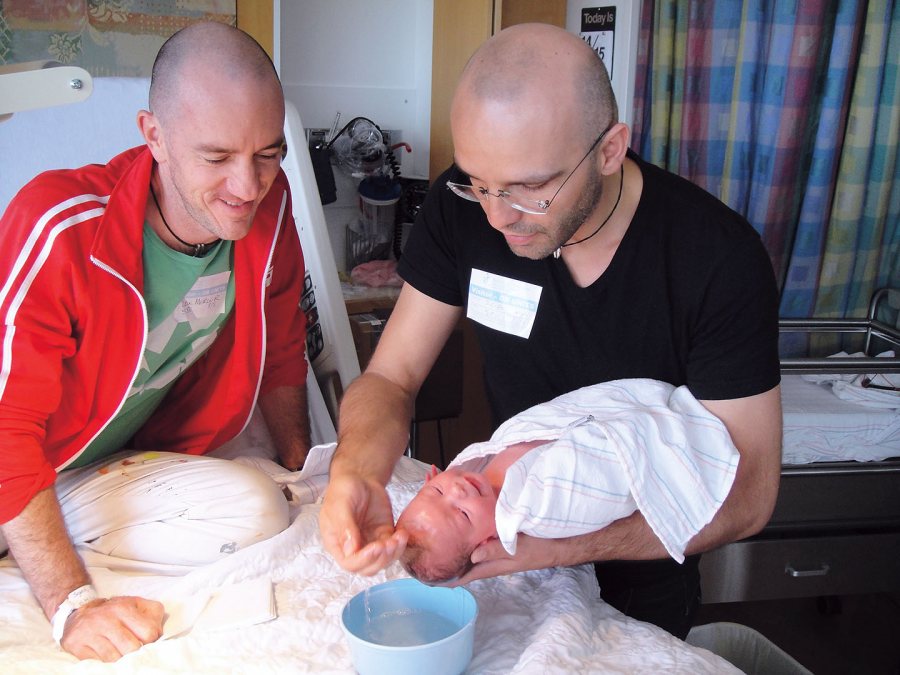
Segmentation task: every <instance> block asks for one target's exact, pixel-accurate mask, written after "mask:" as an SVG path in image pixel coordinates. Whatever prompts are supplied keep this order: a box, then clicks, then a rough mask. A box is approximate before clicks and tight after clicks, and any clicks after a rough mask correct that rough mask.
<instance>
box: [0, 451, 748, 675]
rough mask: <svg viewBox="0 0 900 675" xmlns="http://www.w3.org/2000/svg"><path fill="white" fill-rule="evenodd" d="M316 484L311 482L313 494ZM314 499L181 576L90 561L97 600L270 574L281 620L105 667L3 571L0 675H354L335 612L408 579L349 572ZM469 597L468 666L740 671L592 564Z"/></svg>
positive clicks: (510, 580) (396, 482)
mask: <svg viewBox="0 0 900 675" xmlns="http://www.w3.org/2000/svg"><path fill="white" fill-rule="evenodd" d="M423 475H424V465H422V464H421V463H419V462H415V461H414V460H411V459H407V458H402V459H401V462H400V464H398V469H397V471H396V472H395V474H394V478H393V480H392V483H391V486H390V492H391V496H392V499H393V501H394V505H395V508H396V509H401V508H402V507H403V506H404V505H405V504H406V502H407V501H408V500H409V499H410V498H411V497H412V495H413V494H414V493H415V492H416V490H417V489H418V487H419V485H420V484H421V479H422V476H423ZM316 482H317V481H315V480H313V481H311V482H310V483H309V487H310V494H311V495H312V494H315V493H316V492H317V491H318V487H317V486H316V485H315V483H316ZM318 509H319V506H318V504H303V505H298V506H297V507H295V508H294V512H295V514H296V516H295V518H294V519H293V522H292V524H291V526H290V527H289V528H288V529H287V530H285V531H284V532H282V533H281V534H279V535H277V536H275V537H273V538H272V539H270V540H268V541H265V542H261V543H259V544H256V545H254V546H252V547H250V548H247V549H244V550H242V551H238V552H237V553H235V554H234V555H233V556H230V557H229V558H227V559H225V560H222V561H220V562H218V563H215V564H212V565H209V566H206V567H202V568H198V569H195V570H193V571H191V572H190V573H188V574H187V575H185V576H182V577H164V576H153V575H146V574H136V573H128V572H123V571H121V570H120V569H115V567H114V566H113V568H111V567H110V566H108V565H106V564H103V561H101V560H99V559H90V558H89V559H88V561H89V570H90V573H91V576H92V578H93V580H94V582H95V584H96V585H97V587H98V589H99V590H100V592H101V593H102V594H104V595H112V594H133V595H142V596H144V597H152V598H156V599H159V600H162V601H163V602H167V603H169V604H170V605H171V604H172V603H171V600H173V599H174V600H176V601H178V600H181V601H183V600H184V599H187V598H191V597H194V596H196V595H198V594H201V593H206V592H211V591H214V590H215V589H218V588H220V587H223V586H227V585H230V584H235V583H240V582H243V581H248V580H252V579H258V578H260V577H267V578H269V579H271V580H272V582H273V584H274V590H275V599H276V603H277V611H278V618H277V619H275V620H273V621H269V622H267V623H261V624H257V625H252V626H249V627H239V628H232V629H226V630H220V631H207V632H203V631H199V630H194V631H191V632H190V633H188V634H186V635H184V636H182V637H177V638H173V639H170V640H166V641H160V642H156V643H153V644H150V645H146V646H145V647H143V648H142V649H140V650H138V651H137V652H135V653H133V654H129V655H127V656H125V657H124V658H122V659H121V660H120V661H118V662H117V663H114V664H103V663H100V662H97V661H82V662H79V661H77V660H76V659H75V658H74V657H72V656H70V655H68V654H66V653H64V652H62V651H61V650H60V649H59V648H57V647H56V645H55V644H54V643H53V641H52V639H51V638H50V630H49V626H48V623H47V620H46V619H45V618H44V616H43V613H42V612H41V610H40V608H39V607H38V605H37V603H36V602H35V601H34V599H33V597H32V596H31V594H30V592H29V590H28V587H27V585H26V584H25V582H24V580H23V579H22V577H21V576H20V574H19V572H18V570H17V569H16V568H15V567H13V566H11V564H9V563H8V562H7V563H5V565H2V566H0V598H2V601H0V672H3V673H41V674H43V673H141V674H142V675H143V674H146V673H150V674H153V673H192V674H198V675H202V674H204V673H215V674H216V675H220V674H221V673H298V672H317V673H351V672H353V668H352V665H351V660H350V654H349V650H348V647H347V644H346V641H345V638H344V635H343V632H342V629H341V623H340V613H341V610H342V608H343V606H344V603H346V602H347V600H349V599H350V598H351V597H352V596H353V595H354V594H355V593H358V592H359V591H362V590H363V589H365V588H366V587H367V586H369V585H372V584H375V583H381V582H383V581H386V580H389V579H393V578H399V577H404V576H406V574H405V572H404V571H403V570H402V568H401V567H400V566H399V565H398V564H395V565H393V566H391V567H390V568H388V569H387V570H385V571H384V572H381V573H380V574H378V575H376V576H375V577H372V578H364V577H359V576H355V575H352V574H349V573H347V572H345V571H343V570H342V569H340V567H339V566H338V565H337V564H336V563H335V562H334V561H333V560H332V558H331V557H330V556H329V555H328V554H326V553H325V551H324V549H323V548H322V546H321V543H320V538H319V533H318V523H317V514H318ZM469 589H470V590H471V591H472V592H473V594H474V595H475V597H476V599H477V601H478V607H479V617H478V623H477V625H476V631H475V649H474V657H473V659H472V662H471V664H470V667H469V671H468V672H472V673H538V672H539V673H553V672H558V673H570V672H604V673H661V672H665V673H692V674H696V673H737V672H740V671H738V670H737V669H735V668H734V667H733V666H731V665H730V664H729V663H728V662H727V661H725V660H724V659H722V658H720V657H718V656H716V655H715V654H713V653H712V652H709V651H706V650H704V649H701V648H698V647H694V646H691V645H688V644H686V643H684V642H682V641H681V640H678V639H677V638H675V637H673V636H671V635H669V634H668V633H666V632H665V631H663V630H661V629H659V628H657V627H656V626H652V625H650V624H646V623H643V622H639V621H635V620H633V619H630V618H628V617H625V616H624V615H623V614H621V613H620V612H618V611H617V610H615V609H613V608H612V607H610V606H609V605H607V604H605V603H604V602H602V601H601V600H600V598H599V588H598V587H597V582H596V578H595V576H594V574H593V570H592V568H591V567H590V566H588V565H584V566H580V567H574V568H558V569H552V570H542V571H539V572H528V573H523V574H517V575H512V576H508V577H502V578H496V579H488V580H483V581H478V582H474V583H472V584H470V585H469Z"/></svg>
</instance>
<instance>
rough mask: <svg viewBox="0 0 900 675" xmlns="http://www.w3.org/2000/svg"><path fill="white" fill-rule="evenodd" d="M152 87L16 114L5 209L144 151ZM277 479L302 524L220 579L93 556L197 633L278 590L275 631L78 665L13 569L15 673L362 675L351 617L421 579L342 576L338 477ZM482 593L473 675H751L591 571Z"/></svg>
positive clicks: (10, 632) (321, 407) (330, 405)
mask: <svg viewBox="0 0 900 675" xmlns="http://www.w3.org/2000/svg"><path fill="white" fill-rule="evenodd" d="M147 86H148V83H147V81H146V80H140V79H135V80H129V79H125V78H97V79H94V81H93V87H94V91H93V94H92V95H91V97H90V98H89V99H88V100H86V101H85V102H84V103H78V104H73V105H70V106H65V107H60V108H49V109H46V110H36V111H31V112H28V113H21V114H16V115H14V116H13V118H12V119H10V120H9V121H8V122H4V123H2V124H0V157H3V160H2V161H3V165H2V180H0V210H3V209H5V208H6V204H7V202H8V200H9V199H10V198H11V196H12V194H14V193H15V191H16V190H17V189H18V187H20V186H21V185H22V184H24V182H25V181H27V180H28V179H29V178H30V177H31V176H32V175H33V174H35V173H37V172H38V171H40V170H43V169H46V168H55V167H61V166H80V165H82V164H84V163H87V162H104V161H106V160H107V159H108V158H109V157H111V156H113V155H114V154H116V153H117V152H119V151H120V150H122V149H124V148H126V147H130V146H132V145H137V144H139V143H140V142H141V139H140V137H139V136H137V134H136V131H135V130H134V117H135V111H136V110H138V109H139V108H142V107H145V106H146V101H147ZM285 132H286V136H287V142H288V146H289V153H288V156H287V158H286V160H285V163H284V169H285V172H286V174H287V175H288V178H289V180H290V182H291V187H292V193H293V204H294V217H295V220H296V223H297V227H298V230H299V232H300V240H301V244H302V246H303V249H304V256H305V259H306V264H307V268H308V273H309V278H308V279H307V289H306V292H305V293H304V299H303V307H304V310H305V311H306V314H307V318H308V323H309V326H310V330H309V334H310V341H309V343H308V345H307V350H308V355H309V360H310V362H311V364H312V366H313V370H314V372H315V375H316V377H315V378H310V401H311V404H310V405H311V417H312V427H313V437H314V440H315V441H316V442H319V443H325V442H327V441H330V440H333V439H334V425H333V414H334V405H335V402H336V398H337V396H339V395H340V389H341V388H343V387H345V386H346V385H347V384H348V383H349V381H350V380H352V379H353V377H355V376H356V374H358V372H359V367H358V364H357V362H356V352H355V349H354V348H353V342H352V337H351V333H350V329H349V325H348V324H347V317H346V312H345V311H344V307H343V302H342V297H341V295H340V291H339V285H338V283H337V273H336V270H335V266H334V263H333V260H334V258H333V254H332V251H331V247H330V244H329V243H328V236H327V231H326V230H325V223H324V217H323V214H322V209H321V204H320V203H319V199H318V192H317V190H316V187H315V183H314V181H313V172H312V166H311V163H310V160H309V155H308V152H307V151H306V144H305V136H304V134H303V128H302V124H301V121H300V119H299V116H298V115H297V112H296V110H295V109H294V108H293V106H290V105H289V106H288V110H287V119H286V124H285ZM13 158H14V159H13ZM270 443H271V441H270V439H269V438H268V433H267V431H266V429H265V427H264V423H263V422H262V420H261V418H260V417H259V416H254V418H253V419H252V420H251V422H250V424H249V425H248V427H247V428H246V429H245V430H244V432H243V433H242V434H241V436H240V437H239V438H238V439H236V440H235V441H232V442H231V443H229V444H228V445H227V447H225V448H223V449H222V451H221V454H222V455H223V456H227V457H231V458H240V459H238V460H237V461H248V462H262V461H263V460H260V459H259V457H260V456H263V455H270V454H271V453H272V448H271V445H270ZM269 466H270V467H271V465H269ZM424 475H425V466H424V465H422V464H421V463H420V462H417V461H416V460H414V459H411V458H408V457H403V458H401V461H400V463H399V464H398V466H397V469H396V470H395V472H394V475H393V477H392V480H391V483H390V486H389V490H390V494H391V497H392V501H393V503H394V508H395V510H399V509H400V508H402V506H403V505H405V503H406V502H407V501H408V500H409V499H410V498H411V497H412V495H413V494H414V492H415V491H416V489H417V488H418V487H419V486H420V484H421V482H422V480H423V479H424ZM273 478H274V479H275V480H277V481H278V482H280V483H282V484H283V485H284V486H285V489H287V490H288V491H289V492H290V493H291V495H292V501H291V525H290V526H289V527H288V529H287V530H285V531H284V532H283V533H281V534H279V535H276V536H275V537H273V538H272V539H270V540H268V541H265V542H261V543H259V544H256V545H254V546H251V547H248V548H246V549H244V550H241V551H237V552H236V553H234V554H233V555H230V556H229V557H227V558H225V559H223V560H221V561H219V562H217V563H215V564H212V565H208V566H205V567H200V568H196V569H191V570H189V571H187V573H186V574H184V575H183V576H178V577H173V576H164V575H162V574H159V573H155V572H154V570H153V569H152V568H148V567H144V568H142V569H135V568H134V566H133V565H129V564H128V563H126V562H125V561H121V560H116V559H113V558H103V557H98V556H97V555H96V554H94V553H92V552H90V551H82V552H81V553H82V555H83V556H84V558H85V561H86V564H87V565H88V569H89V571H90V574H91V576H92V579H93V581H94V583H95V585H96V586H97V587H98V590H99V591H100V593H101V594H103V595H128V594H131V595H141V596H144V597H150V598H156V599H159V600H162V601H163V602H164V603H165V604H166V607H167V610H168V611H169V613H170V614H171V615H173V616H181V617H182V618H184V617H185V616H188V619H190V616H189V614H190V612H189V611H188V610H189V609H190V607H194V608H195V609H196V606H197V599H198V598H201V599H203V600H204V601H205V599H206V598H208V597H212V598H213V600H215V596H216V595H217V594H218V595H219V596H220V597H223V594H224V597H227V596H228V595H229V594H231V593H235V592H236V593H246V592H248V589H251V590H254V592H255V593H257V594H258V593H259V590H260V587H263V588H271V589H273V593H274V604H275V607H276V614H277V618H274V619H272V620H268V621H259V622H257V621H256V619H261V618H265V616H263V615H261V616H260V617H254V616H252V615H250V614H249V612H244V611H243V609H244V605H238V612H237V614H236V616H233V617H232V618H231V619H230V620H229V621H223V620H222V619H223V617H224V616H225V614H227V613H222V616H221V617H218V618H219V620H218V621H213V622H212V623H211V624H210V623H209V622H207V623H205V624H203V623H201V622H200V621H199V620H198V621H197V623H196V624H193V623H192V622H191V621H190V620H187V621H186V624H187V626H188V628H189V631H188V632H185V633H183V634H181V635H178V636H175V637H173V638H172V639H167V640H162V641H158V642H156V643H153V644H151V645H147V646H145V647H143V648H142V649H140V650H138V651H137V652H135V653H133V654H130V655H128V656H126V657H124V658H123V659H121V660H120V661H119V662H117V663H115V664H109V665H107V664H100V663H98V662H82V663H79V662H77V661H76V659H74V657H71V656H70V655H68V654H66V653H64V652H62V651H61V650H59V649H58V648H57V647H56V645H55V644H54V643H53V641H52V639H51V637H50V629H49V625H48V622H47V620H46V618H45V617H44V616H43V613H42V612H41V610H40V608H39V607H38V605H37V603H36V602H35V600H34V598H33V597H32V595H31V593H30V591H29V589H28V586H27V584H26V583H25V581H24V579H23V578H22V577H21V574H20V573H19V571H18V569H17V568H16V567H15V565H14V564H13V563H12V562H10V561H9V560H7V559H3V560H0V672H3V673H47V672H53V673H67V672H73V673H74V672H78V673H93V672H97V673H113V672H115V673H133V672H140V673H170V672H185V673H192V674H203V673H216V674H217V675H218V674H219V673H222V672H230V673H250V672H265V673H296V672H323V673H349V672H353V669H352V665H351V660H350V654H349V649H348V646H347V643H346V641H345V639H344V636H343V633H342V630H341V624H340V612H341V609H342V607H343V605H344V603H345V602H346V601H347V600H349V599H350V598H351V597H352V596H353V595H354V594H356V593H357V592H359V591H361V590H363V589H365V588H366V587H367V586H369V585H371V584H375V583H380V582H383V581H386V580H389V579H393V578H397V577H402V576H406V574H405V572H404V571H403V570H402V568H401V567H400V566H399V565H398V564H394V565H392V566H391V567H389V568H388V569H387V570H384V571H383V572H381V573H379V574H378V575H376V576H375V577H372V578H363V577H358V576H355V575H352V574H349V573H347V572H345V571H344V570H342V569H341V568H340V567H339V566H338V565H337V564H336V563H335V562H334V561H333V560H332V558H331V557H330V556H329V555H327V554H326V553H325V551H324V550H323V548H322V545H321V541H320V538H319V533H318V526H317V514H318V509H319V506H318V504H317V500H318V498H319V497H320V496H321V492H322V490H323V489H324V486H325V483H326V481H327V476H325V475H321V474H309V473H308V472H306V470H304V473H301V474H279V473H276V474H275V475H273ZM470 590H471V591H472V592H473V593H474V595H475V597H476V599H477V601H478V605H479V612H480V613H479V618H478V623H477V626H476V631H475V633H476V636H475V648H474V657H473V660H472V663H471V665H470V669H469V670H470V672H478V673H515V672H629V673H641V672H645V673H659V672H666V673H692V674H693V673H728V672H738V671H737V670H736V669H734V668H733V667H731V666H730V664H728V663H727V662H726V661H725V660H723V659H721V658H720V657H718V656H716V655H714V654H713V653H711V652H709V651H706V650H704V649H701V648H699V647H694V646H691V645H689V644H686V643H684V642H682V641H681V640H678V639H676V638H674V637H672V636H671V635H669V634H668V633H666V632H665V631H663V630H661V629H659V628H657V627H655V626H651V625H649V624H645V623H642V622H639V621H634V620H632V619H629V618H627V617H625V616H624V615H622V614H621V613H620V612H618V611H617V610H615V609H613V608H611V607H610V606H609V605H607V604H605V603H604V602H602V601H601V600H600V597H599V589H598V587H597V582H596V577H595V576H594V573H593V569H592V567H591V566H589V565H583V566H579V567H573V568H560V569H552V570H543V571H538V572H529V573H523V574H518V575H513V576H510V577H502V578H497V579H489V580H484V581H479V582H474V583H473V584H471V585H470ZM257 599H259V598H257ZM263 599H265V598H263ZM202 616H204V615H201V617H202ZM214 618H215V617H214Z"/></svg>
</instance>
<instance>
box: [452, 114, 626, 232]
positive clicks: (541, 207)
mask: <svg viewBox="0 0 900 675" xmlns="http://www.w3.org/2000/svg"><path fill="white" fill-rule="evenodd" d="M611 128H612V126H611V125H610V126H609V127H607V128H606V129H605V130H604V131H603V132H602V133H601V134H600V135H599V136H597V140H595V141H594V142H593V143H592V144H591V147H590V148H588V151H587V152H586V153H584V157H582V158H581V160H580V161H579V162H578V164H576V165H575V168H574V169H572V171H571V173H569V175H568V176H566V179H565V180H564V181H563V182H562V185H560V186H559V187H558V188H557V190H556V192H554V193H553V196H552V197H550V199H528V198H527V197H523V196H521V195H518V194H516V193H515V192H514V191H510V190H497V192H491V191H490V190H488V189H487V188H486V187H476V186H474V185H465V184H463V183H454V182H452V181H449V180H448V181H447V187H448V188H450V190H451V191H452V192H453V194H455V195H457V196H458V197H462V198H463V199H466V200H468V201H470V202H484V201H486V200H487V198H488V197H497V198H498V199H502V200H503V202H504V203H505V204H507V205H508V206H511V207H512V208H514V209H516V210H518V211H522V212H523V213H530V214H532V215H535V216H543V215H544V214H546V213H547V209H549V208H550V205H551V204H552V203H553V200H554V199H556V195H558V194H559V191H560V190H562V189H563V187H564V186H565V184H566V183H568V182H569V179H570V178H571V177H572V176H573V175H574V174H575V172H576V171H578V167H579V166H581V165H582V164H584V160H586V159H587V158H588V157H589V156H590V154H591V153H592V152H593V151H594V148H596V147H597V146H598V145H599V144H600V141H602V140H603V137H604V136H606V134H607V132H608V131H609V130H610V129H611Z"/></svg>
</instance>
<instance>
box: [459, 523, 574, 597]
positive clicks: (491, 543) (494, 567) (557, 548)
mask: <svg viewBox="0 0 900 675" xmlns="http://www.w3.org/2000/svg"><path fill="white" fill-rule="evenodd" d="M573 539H574V538H569V539H539V538H536V537H529V536H528V535H526V534H521V533H520V534H519V535H518V537H517V538H516V554H515V555H514V556H511V555H510V554H509V553H507V552H506V549H505V548H503V544H501V543H500V540H499V539H490V540H488V541H486V542H483V543H482V544H479V545H478V547H477V548H476V549H475V550H474V551H472V557H471V560H472V562H473V563H474V567H472V569H470V570H469V571H468V572H466V573H465V574H464V575H463V576H461V577H459V578H458V579H455V580H453V581H452V582H450V583H448V584H447V585H449V586H460V585H462V584H467V583H469V582H470V581H475V580H476V579H488V578H490V577H499V576H503V575H505V574H513V573H515V572H525V571H526V570H541V569H544V568H546V567H556V566H557V565H568V564H575V563H574V562H572V563H569V562H564V561H565V560H566V558H567V557H569V556H570V555H571V548H572V547H571V543H572V540H573Z"/></svg>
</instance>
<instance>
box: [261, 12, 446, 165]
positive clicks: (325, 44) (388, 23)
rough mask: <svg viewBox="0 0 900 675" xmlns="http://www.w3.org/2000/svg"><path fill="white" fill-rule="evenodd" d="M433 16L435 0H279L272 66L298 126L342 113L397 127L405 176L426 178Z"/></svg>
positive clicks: (324, 123) (326, 124)
mask: <svg viewBox="0 0 900 675" xmlns="http://www.w3.org/2000/svg"><path fill="white" fill-rule="evenodd" d="M433 16H434V3H433V0H375V1H373V0H301V1H297V0H280V1H279V2H276V31H275V34H276V44H275V52H276V66H277V67H278V68H279V72H280V74H281V79H282V82H283V84H284V89H285V95H286V96H287V98H288V100H289V101H291V102H292V103H293V104H294V105H295V106H296V107H297V110H298V112H299V113H300V118H301V119H302V120H303V124H304V125H305V126H306V127H308V128H310V127H322V128H330V127H331V125H332V123H333V121H334V117H335V113H337V112H340V113H341V120H342V121H341V125H343V124H345V123H346V122H349V121H350V120H351V119H353V118H354V117H356V116H364V117H368V118H370V119H371V120H372V121H374V122H375V123H376V124H378V125H379V126H380V127H381V128H382V129H396V130H400V131H401V132H402V135H401V138H400V139H399V140H403V141H406V142H407V143H409V144H410V145H411V146H412V149H413V152H412V155H411V156H407V155H406V153H405V152H402V151H401V152H400V153H398V159H400V161H401V165H402V170H403V175H404V176H409V177H410V178H427V177H428V149H429V133H430V126H431V44H432V19H433ZM396 140H398V139H394V141H395V142H396Z"/></svg>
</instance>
